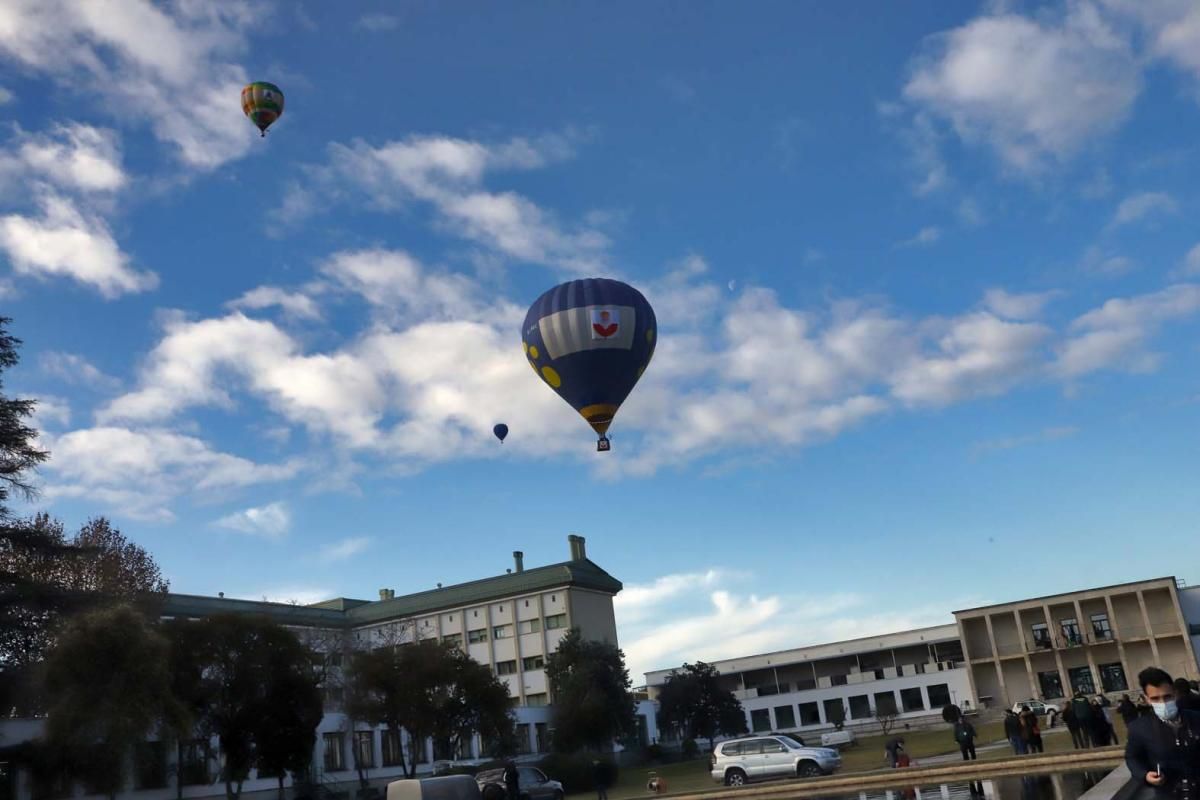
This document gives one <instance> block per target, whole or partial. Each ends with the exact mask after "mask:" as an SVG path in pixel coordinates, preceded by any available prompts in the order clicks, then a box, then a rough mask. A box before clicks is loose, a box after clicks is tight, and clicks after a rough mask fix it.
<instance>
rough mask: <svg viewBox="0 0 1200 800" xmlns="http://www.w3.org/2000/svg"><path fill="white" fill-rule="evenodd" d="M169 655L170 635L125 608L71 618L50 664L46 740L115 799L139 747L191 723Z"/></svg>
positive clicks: (47, 667) (95, 784)
mask: <svg viewBox="0 0 1200 800" xmlns="http://www.w3.org/2000/svg"><path fill="white" fill-rule="evenodd" d="M168 654H169V646H168V644H167V641H166V639H164V638H163V637H162V636H161V635H160V634H159V633H158V632H157V631H156V630H155V629H154V627H153V626H152V625H151V624H150V623H149V622H147V620H146V619H145V617H144V616H142V615H141V614H139V613H138V612H137V611H135V610H133V609H132V608H130V607H127V606H119V607H115V608H109V609H103V610H100V611H96V612H93V613H90V614H86V615H84V616H81V617H79V618H77V619H76V620H74V621H73V622H71V624H69V625H68V626H67V628H66V629H65V630H64V632H63V634H62V636H61V637H60V638H59V640H58V642H57V643H56V644H55V646H54V649H53V650H52V651H51V653H50V656H49V659H48V660H47V662H46V688H47V690H48V691H49V693H50V696H51V697H52V698H53V704H52V705H51V707H50V715H49V722H48V728H47V733H48V736H47V739H48V741H49V743H50V745H51V746H52V747H53V748H55V749H57V750H59V751H60V752H62V753H64V754H65V756H66V757H65V758H64V759H63V761H64V763H70V764H73V765H75V766H76V768H77V769H78V768H80V767H82V769H80V770H79V772H80V773H81V774H79V777H82V778H85V779H86V780H87V781H88V783H90V784H91V785H93V786H94V787H95V788H97V789H98V790H100V791H103V792H104V793H106V794H108V796H109V797H115V796H116V795H117V793H118V792H119V791H120V790H121V789H122V787H123V786H124V784H125V780H126V769H125V765H126V764H127V762H128V759H130V758H131V757H132V755H133V753H134V750H135V748H136V746H137V745H139V744H140V743H141V742H143V741H144V740H145V739H146V738H147V737H148V736H149V735H150V734H153V733H158V734H160V735H163V736H166V735H168V734H169V733H172V732H175V731H178V730H181V729H182V728H184V727H185V724H186V712H185V709H184V708H183V706H182V705H181V704H180V703H179V702H178V701H177V700H176V699H175V697H174V696H173V694H172V691H171V678H170V673H169V670H168Z"/></svg>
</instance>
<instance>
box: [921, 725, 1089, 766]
mask: <svg viewBox="0 0 1200 800" xmlns="http://www.w3.org/2000/svg"><path fill="white" fill-rule="evenodd" d="M1066 732H1067V729H1066V728H1065V727H1055V728H1048V729H1047V730H1045V731H1043V732H1042V738H1045V737H1047V736H1058V735H1059V734H1063V733H1066ZM1010 747H1012V745H1010V744H1009V743H1008V741H1007V740H1005V739H1001V740H998V741H995V742H992V743H991V744H981V745H976V746H975V754H976V755H978V754H979V753H992V752H995V751H997V750H1007V749H1008V748H1010ZM952 761H962V753H947V754H946V755H944V756H927V757H925V758H918V759H914V766H918V767H924V766H933V765H934V764H948V763H950V762H952Z"/></svg>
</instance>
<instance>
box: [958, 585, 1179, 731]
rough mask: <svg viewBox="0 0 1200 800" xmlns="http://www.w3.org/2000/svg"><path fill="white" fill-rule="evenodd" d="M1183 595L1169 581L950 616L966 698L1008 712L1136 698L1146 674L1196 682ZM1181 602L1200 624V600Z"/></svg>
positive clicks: (1039, 599) (1177, 587)
mask: <svg viewBox="0 0 1200 800" xmlns="http://www.w3.org/2000/svg"><path fill="white" fill-rule="evenodd" d="M1181 594H1184V592H1181V590H1180V588H1179V586H1178V582H1177V581H1176V579H1175V578H1173V577H1167V578H1156V579H1154V580H1148V581H1138V582H1134V583H1124V584H1119V585H1116V586H1105V587H1100V588H1097V589H1087V590H1084V591H1078V592H1068V593H1065V594H1057V595H1051V596H1047V597H1039V598H1033V599H1029V600H1019V601H1014V602H1011V603H1002V604H998V605H991V606H985V607H982V608H973V609H965V610H962V611H955V612H954V617H955V620H956V623H957V625H958V629H959V634H960V637H961V640H962V643H963V649H964V655H965V656H966V659H967V661H968V663H969V665H970V668H969V670H968V674H969V676H970V680H971V688H972V693H973V695H974V696H975V697H976V698H978V700H979V701H980V703H981V704H983V705H984V706H991V707H1008V706H1011V705H1012V704H1013V703H1017V702H1020V701H1022V700H1027V699H1038V700H1047V701H1055V700H1062V699H1063V698H1065V697H1068V696H1070V695H1071V694H1073V692H1074V691H1075V690H1077V689H1078V690H1081V691H1083V692H1084V693H1086V694H1096V693H1098V692H1113V693H1116V692H1124V691H1127V690H1136V688H1137V687H1136V685H1135V684H1136V681H1137V674H1138V673H1139V672H1140V671H1141V670H1143V669H1145V668H1146V667H1149V666H1158V667H1162V668H1163V669H1165V670H1166V671H1167V672H1169V673H1171V675H1172V676H1174V677H1183V678H1188V679H1190V680H1195V679H1197V678H1200V668H1198V667H1197V661H1196V649H1195V639H1196V638H1200V637H1192V636H1190V635H1189V624H1188V622H1187V620H1186V619H1185V616H1184V606H1183V604H1182V603H1181ZM1186 596H1187V598H1188V600H1187V603H1188V607H1189V611H1191V612H1194V613H1196V615H1197V617H1198V618H1197V619H1196V621H1197V622H1200V595H1196V594H1195V593H1194V591H1192V590H1187V592H1186Z"/></svg>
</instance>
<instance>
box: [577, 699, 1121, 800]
mask: <svg viewBox="0 0 1200 800" xmlns="http://www.w3.org/2000/svg"><path fill="white" fill-rule="evenodd" d="M1116 726H1117V736H1118V738H1119V739H1120V741H1121V744H1124V743H1125V736H1126V732H1125V723H1124V722H1122V721H1121V719H1120V717H1118V718H1117V720H1116ZM1060 729H1062V726H1061V725H1059V726H1058V727H1056V728H1055V729H1054V730H1055V731H1056V732H1055V733H1049V734H1047V733H1045V732H1043V733H1044V735H1043V737H1042V741H1043V744H1044V745H1045V749H1046V752H1047V753H1061V752H1067V751H1069V750H1071V749H1072V748H1073V746H1072V743H1071V735H1070V734H1069V733H1067V732H1066V730H1065V729H1062V733H1058V732H1057V731H1059V730H1060ZM975 730H976V732H977V733H978V738H977V739H976V745H977V746H983V745H987V744H993V743H995V742H999V741H1002V740H1003V739H1004V723H1003V722H988V723H983V724H976V725H975ZM892 736H903V737H904V749H905V750H906V751H907V752H908V754H909V756H911V757H912V758H913V759H914V760H916V761H917V762H918V764H919V762H920V760H921V759H922V758H928V757H930V756H938V755H946V754H948V753H957V752H958V744H957V743H956V742H955V741H954V735H953V733H952V731H951V728H950V726H949V725H944V726H938V727H937V728H932V729H929V730H921V731H905V730H900V731H894V732H892V733H891V734H890V735H889V736H864V737H861V738H860V739H858V743H857V744H856V745H855V746H854V747H851V748H849V749H846V750H843V751H842V769H841V773H847V772H868V771H870V770H875V769H882V768H883V767H884V766H886V763H885V761H884V757H883V746H884V744H885V743H886V741H887V740H888V739H890V738H891V737H892ZM1012 755H1013V752H1012V749H1011V748H1009V747H1005V748H1002V749H997V750H991V751H988V752H985V753H980V754H979V759H980V760H981V761H991V760H993V759H1001V758H1009V757H1011V756H1012ZM651 772H655V773H657V774H658V776H659V777H661V778H662V779H663V780H665V781H666V783H667V792H668V793H670V794H676V793H684V792H697V791H703V790H705V789H715V788H718V785H719V784H717V783H716V782H715V781H713V779H712V777H711V776H710V775H709V759H708V757H707V756H705V757H704V758H699V759H695V760H693V761H681V762H678V763H675V764H663V765H658V766H644V767H626V768H623V769H621V771H620V775H619V776H618V779H617V783H616V785H615V786H613V787H612V788H611V789H609V790H608V796H609V798H610V800H628V799H629V798H635V797H637V798H645V797H648V796H649V793H648V792H647V791H646V781H647V780H649V778H650V773H651ZM590 796H591V797H594V795H593V794H591V793H582V792H581V793H577V794H572V795H569V796H568V800H582V798H586V797H590Z"/></svg>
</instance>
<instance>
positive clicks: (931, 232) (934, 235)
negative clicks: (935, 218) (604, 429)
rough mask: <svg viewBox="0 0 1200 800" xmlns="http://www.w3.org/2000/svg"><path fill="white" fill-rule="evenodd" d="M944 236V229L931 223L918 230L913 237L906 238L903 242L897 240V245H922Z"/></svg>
mask: <svg viewBox="0 0 1200 800" xmlns="http://www.w3.org/2000/svg"><path fill="white" fill-rule="evenodd" d="M941 238H942V230H941V228H939V227H937V226H936V225H929V226H927V227H924V228H921V230H919V231H917V234H916V236H913V237H912V238H911V239H905V240H904V241H903V242H897V243H896V246H897V247H918V246H922V245H930V244H933V243H934V242H936V241H937V240H938V239H941Z"/></svg>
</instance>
